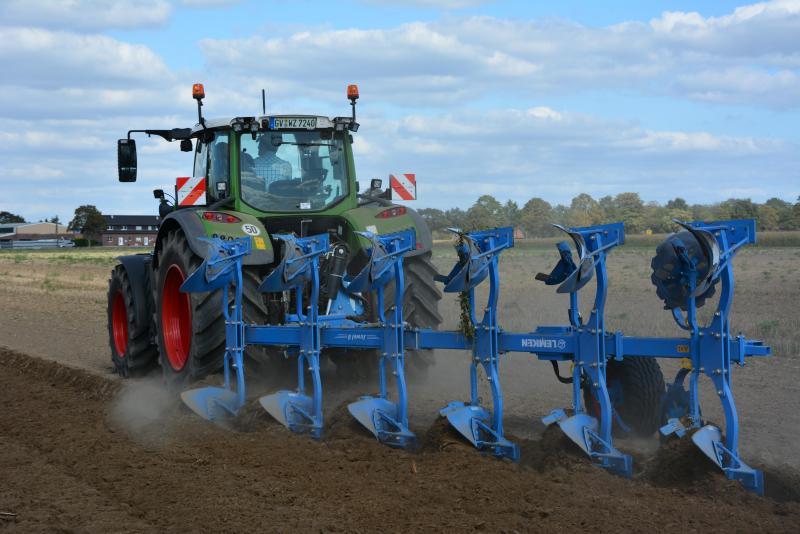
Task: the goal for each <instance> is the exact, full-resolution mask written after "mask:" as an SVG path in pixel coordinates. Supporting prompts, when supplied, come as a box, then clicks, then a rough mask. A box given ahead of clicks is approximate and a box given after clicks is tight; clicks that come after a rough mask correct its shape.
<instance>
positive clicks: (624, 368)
mask: <svg viewBox="0 0 800 534" xmlns="http://www.w3.org/2000/svg"><path fill="white" fill-rule="evenodd" d="M606 382H607V385H608V389H609V392H610V393H611V395H612V397H614V392H615V391H616V392H618V394H619V395H621V398H619V399H615V400H616V401H617V402H615V403H614V409H615V410H616V411H617V413H618V414H619V416H620V418H621V419H622V421H623V422H624V423H625V424H626V425H627V426H628V427H629V428H630V429H631V431H632V433H633V434H635V435H637V436H641V437H650V436H652V435H653V434H654V433H655V432H656V431H657V430H658V429H659V427H660V426H661V398H662V397H663V395H664V375H663V374H662V373H661V367H660V366H659V365H658V362H657V361H656V360H655V359H654V358H645V357H640V356H626V357H625V358H623V359H622V361H618V360H613V359H612V360H609V361H608V364H607V366H606ZM612 402H613V401H612Z"/></svg>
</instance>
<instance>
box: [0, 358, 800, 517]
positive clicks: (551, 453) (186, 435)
mask: <svg viewBox="0 0 800 534" xmlns="http://www.w3.org/2000/svg"><path fill="white" fill-rule="evenodd" d="M0 365H1V366H2V369H3V372H2V373H0V406H3V424H2V425H0V450H2V451H3V454H2V455H0V472H1V473H2V481H3V482H2V484H0V511H2V512H5V514H4V515H3V516H2V517H0V530H3V529H4V527H9V530H10V531H14V530H15V529H17V530H19V531H28V532H30V531H56V530H77V531H81V532H114V531H137V532H148V531H158V532H165V531H169V532H174V531H188V532H199V531H212V532H214V531H226V532H228V531H239V532H241V531H258V532H263V531H310V530H314V531H335V530H339V531H342V530H344V531H353V530H357V531H391V532H394V531H434V530H436V531H439V530H447V531H459V532H463V531H472V530H475V529H480V530H490V531H501V530H502V531H511V530H516V531H519V532H524V531H537V532H563V531H574V530H580V531H586V530H591V531H598V532H600V531H607V532H619V531H657V530H663V529H664V528H665V525H669V527H670V529H671V530H676V531H684V530H686V531H688V530H695V531H702V532H717V531H742V532H763V531H769V532H791V531H794V530H796V526H797V524H798V523H799V522H800V504H798V503H797V502H791V501H785V502H778V501H776V500H772V499H769V498H759V497H756V496H754V495H752V494H750V493H747V492H745V491H744V490H742V489H741V488H740V487H739V485H738V484H737V483H735V482H729V481H726V480H724V479H723V478H722V477H721V475H719V474H718V473H717V472H716V471H714V470H711V471H709V473H708V475H707V476H704V477H703V478H701V479H698V480H696V481H692V482H691V484H690V485H688V486H678V485H675V484H671V482H670V481H669V480H668V479H664V477H662V479H659V483H658V485H654V484H653V483H651V482H649V481H644V480H633V481H631V480H624V479H621V478H618V477H614V476H611V475H609V474H607V473H605V472H604V471H602V470H600V469H597V468H595V467H593V466H591V465H589V463H588V462H587V461H586V459H585V458H584V457H583V456H582V455H580V454H576V453H574V452H570V450H569V443H568V442H567V440H564V439H549V438H548V439H542V440H540V441H532V442H525V443H522V444H521V445H522V450H523V462H522V464H521V465H516V464H512V463H509V462H502V461H495V460H493V459H491V458H486V457H482V456H481V455H480V454H478V453H476V452H475V451H474V450H472V449H471V448H470V447H469V446H466V445H464V443H463V440H460V438H459V437H458V436H456V435H455V434H453V433H452V431H450V430H449V429H448V427H447V426H443V425H441V424H437V425H434V428H432V429H431V430H426V429H424V428H423V429H415V431H416V432H417V434H418V436H420V439H421V441H422V442H423V443H422V447H421V450H420V452H418V453H415V454H412V453H407V452H403V451H399V450H394V449H390V448H388V447H384V446H382V445H380V444H378V443H377V442H376V441H375V439H374V438H373V437H372V436H371V435H368V434H367V433H365V432H363V431H361V430H360V429H359V428H358V427H356V426H354V425H352V424H349V423H348V421H349V422H350V423H352V421H350V420H349V416H348V415H347V413H346V409H345V408H342V409H341V410H339V411H335V412H334V413H333V414H331V415H330V417H329V421H328V423H329V425H330V427H329V428H335V429H336V430H335V432H334V431H331V432H330V433H329V434H328V435H327V436H326V437H325V438H324V439H323V441H321V442H318V441H313V440H310V439H304V438H303V437H301V436H296V435H292V434H290V433H289V432H287V431H285V429H283V428H282V427H280V426H279V425H277V424H275V423H271V422H269V421H268V419H267V418H264V419H263V420H261V419H259V421H260V424H258V425H251V426H253V427H254V428H253V431H251V432H234V431H230V430H225V429H222V428H220V427H217V426H215V425H213V424H211V423H208V422H206V421H203V420H200V419H199V418H197V417H195V416H194V415H193V414H191V413H189V412H188V410H186V409H182V408H181V407H180V405H179V402H178V401H177V400H176V399H175V398H173V397H170V396H169V395H166V394H165V395H164V399H163V402H162V404H163V405H162V406H160V408H159V410H156V412H157V413H156V414H152V413H151V414H149V415H150V416H152V417H151V420H150V421H149V423H146V424H140V423H137V424H138V426H137V425H134V424H133V423H134V422H135V421H138V420H139V419H141V416H142V415H147V414H146V413H145V412H147V409H146V408H148V406H149V408H148V409H152V406H151V405H152V404H153V400H154V398H156V397H158V395H154V394H153V393H152V392H153V390H154V388H156V384H154V383H153V380H152V379H130V380H127V381H121V380H118V379H116V378H112V377H111V375H109V377H108V378H107V377H102V376H97V375H94V374H91V373H89V372H86V371H82V370H78V369H73V368H68V367H65V366H62V365H59V364H57V363H54V362H48V361H44V360H39V359H36V358H32V357H29V356H25V355H23V354H19V353H14V352H11V351H9V350H6V349H2V348H0ZM251 405H256V406H257V404H256V403H255V402H251V403H250V404H249V405H248V407H247V408H248V410H246V411H249V410H250V408H251ZM340 412H341V414H344V415H342V416H338V417H339V418H343V419H342V423H343V424H336V423H337V414H338V413H340ZM248 413H249V412H248ZM259 413H260V412H259ZM671 461H672V460H671ZM675 469H677V468H675ZM675 469H671V470H672V471H675ZM767 487H768V491H769V475H768V482H767ZM609 495H613V496H614V498H613V499H612V498H608V496H609ZM397 503H402V505H403V506H402V508H403V509H404V510H406V511H408V510H412V511H413V513H393V512H392V510H397ZM14 514H16V515H14Z"/></svg>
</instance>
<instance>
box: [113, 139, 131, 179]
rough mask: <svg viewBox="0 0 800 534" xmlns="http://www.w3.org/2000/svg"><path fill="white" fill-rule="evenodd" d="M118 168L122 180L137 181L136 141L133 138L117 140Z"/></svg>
mask: <svg viewBox="0 0 800 534" xmlns="http://www.w3.org/2000/svg"><path fill="white" fill-rule="evenodd" d="M117 170H118V172H119V181H120V182H135V181H136V141H134V140H133V139H120V140H119V141H117Z"/></svg>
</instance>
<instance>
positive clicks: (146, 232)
mask: <svg viewBox="0 0 800 534" xmlns="http://www.w3.org/2000/svg"><path fill="white" fill-rule="evenodd" d="M103 219H105V221H106V228H105V230H104V231H103V235H102V237H101V242H102V244H103V245H105V246H109V247H150V246H153V245H154V244H155V242H156V236H157V235H158V225H159V224H161V218H160V217H158V216H156V215H103Z"/></svg>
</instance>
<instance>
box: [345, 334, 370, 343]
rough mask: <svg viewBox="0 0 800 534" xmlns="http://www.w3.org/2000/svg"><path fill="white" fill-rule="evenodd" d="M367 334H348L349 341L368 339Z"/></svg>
mask: <svg viewBox="0 0 800 534" xmlns="http://www.w3.org/2000/svg"><path fill="white" fill-rule="evenodd" d="M366 340H367V334H347V341H366Z"/></svg>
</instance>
